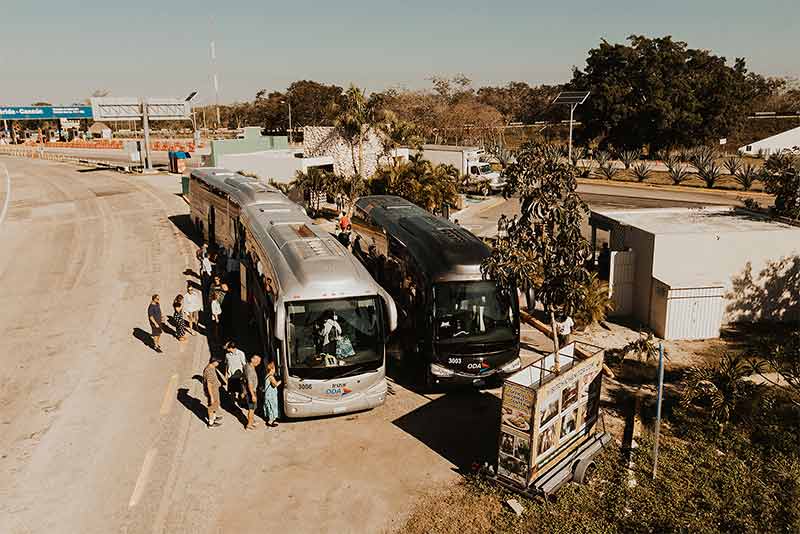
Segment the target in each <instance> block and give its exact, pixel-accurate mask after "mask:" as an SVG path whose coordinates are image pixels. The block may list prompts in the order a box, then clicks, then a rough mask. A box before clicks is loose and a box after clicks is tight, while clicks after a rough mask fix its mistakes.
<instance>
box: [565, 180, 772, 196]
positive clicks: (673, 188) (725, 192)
mask: <svg viewBox="0 0 800 534" xmlns="http://www.w3.org/2000/svg"><path fill="white" fill-rule="evenodd" d="M578 183H579V184H584V185H607V186H611V187H626V188H636V189H643V190H651V191H652V190H657V191H667V192H682V193H694V194H701V195H711V196H715V195H716V196H733V197H736V198H741V197H750V198H765V199H766V198H772V195H770V194H769V193H762V192H760V191H739V190H730V189H708V188H705V187H688V186H681V185H670V184H646V183H645V184H643V183H639V182H622V181H619V180H603V179H594V178H578Z"/></svg>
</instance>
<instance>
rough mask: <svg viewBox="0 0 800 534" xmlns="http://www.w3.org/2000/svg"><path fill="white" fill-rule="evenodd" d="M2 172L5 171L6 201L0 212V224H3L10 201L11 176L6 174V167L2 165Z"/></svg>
mask: <svg viewBox="0 0 800 534" xmlns="http://www.w3.org/2000/svg"><path fill="white" fill-rule="evenodd" d="M3 170H4V171H6V200H5V202H3V209H2V210H0V224H3V219H5V218H6V213H7V212H8V204H9V201H10V200H11V175H10V174H8V167H6V166H5V165H3Z"/></svg>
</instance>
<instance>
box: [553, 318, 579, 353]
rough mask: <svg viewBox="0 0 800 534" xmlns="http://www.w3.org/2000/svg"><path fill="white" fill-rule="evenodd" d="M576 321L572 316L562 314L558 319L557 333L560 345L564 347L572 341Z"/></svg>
mask: <svg viewBox="0 0 800 534" xmlns="http://www.w3.org/2000/svg"><path fill="white" fill-rule="evenodd" d="M573 326H575V322H574V321H573V320H572V317H570V316H569V315H566V314H562V315H561V316H560V317H559V318H558V320H557V321H556V333H557V334H558V345H559V346H560V347H563V346H565V345H569V344H570V342H571V341H572V327H573Z"/></svg>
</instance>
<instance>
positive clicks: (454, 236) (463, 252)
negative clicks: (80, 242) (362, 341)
mask: <svg viewBox="0 0 800 534" xmlns="http://www.w3.org/2000/svg"><path fill="white" fill-rule="evenodd" d="M356 206H357V207H358V208H360V209H362V210H364V211H365V212H366V213H368V214H369V216H370V217H371V219H372V220H373V222H374V223H375V224H377V225H378V226H380V227H382V228H384V229H385V230H386V232H387V233H388V234H389V235H391V236H393V237H395V238H396V239H397V240H398V241H400V242H401V243H402V244H403V245H405V247H406V249H407V250H408V252H409V254H410V255H411V256H412V257H413V258H414V260H415V261H416V263H417V264H418V265H419V266H420V267H421V268H422V269H424V270H425V272H426V273H427V274H428V276H430V278H431V280H433V281H440V282H444V281H458V280H475V279H480V278H481V270H480V266H481V263H482V262H483V260H484V259H485V258H487V257H488V256H490V255H491V251H490V249H489V247H488V246H487V245H486V243H484V242H483V241H481V240H480V239H478V238H477V237H475V235H473V234H472V233H471V232H470V231H469V230H467V229H465V228H462V227H461V226H458V225H457V224H454V223H452V222H450V221H449V220H447V219H443V218H441V217H436V216H434V215H432V214H430V213H429V212H427V211H425V210H424V209H422V208H420V207H419V206H417V205H416V204H412V203H411V202H409V201H408V200H405V199H404V198H400V197H396V196H389V195H373V196H366V197H361V198H360V199H359V200H358V201H357V202H356Z"/></svg>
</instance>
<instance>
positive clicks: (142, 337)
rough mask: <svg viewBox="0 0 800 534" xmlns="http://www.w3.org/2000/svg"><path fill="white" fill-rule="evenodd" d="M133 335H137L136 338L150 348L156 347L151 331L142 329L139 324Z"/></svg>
mask: <svg viewBox="0 0 800 534" xmlns="http://www.w3.org/2000/svg"><path fill="white" fill-rule="evenodd" d="M133 337H135V338H136V339H138V340H139V341H141V342H142V343H144V344H145V345H147V347H148V348H151V349H152V348H154V347H153V336H151V335H150V332H145V331H144V330H142V329H141V328H139V327H138V326H137V327H136V328H134V329H133Z"/></svg>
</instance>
